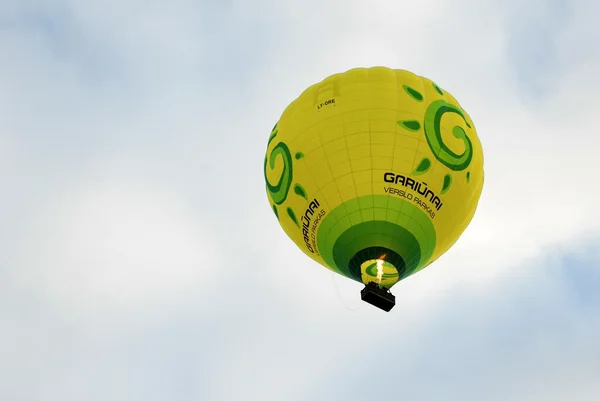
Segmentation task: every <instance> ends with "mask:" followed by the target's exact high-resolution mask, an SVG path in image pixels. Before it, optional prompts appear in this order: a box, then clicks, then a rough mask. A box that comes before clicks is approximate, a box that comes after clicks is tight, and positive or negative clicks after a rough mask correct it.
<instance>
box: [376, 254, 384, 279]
mask: <svg viewBox="0 0 600 401" xmlns="http://www.w3.org/2000/svg"><path fill="white" fill-rule="evenodd" d="M383 258H385V254H383V255H381V256H380V257H379V259H377V283H378V284H381V280H382V278H383V264H384V263H385V260H384V259H383Z"/></svg>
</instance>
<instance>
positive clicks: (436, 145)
mask: <svg viewBox="0 0 600 401" xmlns="http://www.w3.org/2000/svg"><path fill="white" fill-rule="evenodd" d="M446 113H456V114H458V115H459V116H461V117H462V119H463V121H464V122H465V124H466V125H467V127H470V125H469V123H468V122H467V119H466V117H465V115H464V113H463V111H462V110H461V109H460V108H459V107H457V106H455V105H453V104H451V103H448V102H447V101H445V100H443V99H440V100H436V101H434V102H433V103H431V104H430V105H429V107H427V110H426V111H425V124H424V126H423V129H424V131H425V138H426V139H427V143H428V144H429V148H430V149H431V151H432V152H433V154H434V156H435V158H436V159H437V160H438V161H439V162H440V163H442V164H443V165H444V166H446V167H448V168H449V169H450V170H453V171H461V170H464V169H466V168H467V167H469V164H471V160H472V159H473V144H472V143H471V140H470V139H469V137H468V136H467V134H466V132H465V130H464V129H463V128H461V127H459V126H455V127H454V128H453V129H452V134H453V135H454V136H455V137H456V138H458V139H462V140H463V142H464V144H465V151H464V152H463V153H462V154H460V155H459V154H456V153H454V152H453V151H452V150H451V149H450V148H449V147H448V146H447V145H446V144H445V143H444V141H443V139H442V132H441V122H442V117H443V115H444V114H446Z"/></svg>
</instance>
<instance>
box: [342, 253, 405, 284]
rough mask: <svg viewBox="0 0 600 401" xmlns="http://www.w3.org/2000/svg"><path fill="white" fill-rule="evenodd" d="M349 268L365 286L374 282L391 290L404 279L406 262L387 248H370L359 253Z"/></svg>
mask: <svg viewBox="0 0 600 401" xmlns="http://www.w3.org/2000/svg"><path fill="white" fill-rule="evenodd" d="M349 267H350V272H351V273H352V275H353V277H354V278H355V279H356V280H357V281H360V282H362V283H363V284H365V285H367V284H369V283H371V282H374V283H375V284H377V285H379V286H380V287H385V288H388V289H389V288H391V287H392V286H393V285H394V284H396V283H397V282H398V281H400V279H401V278H402V274H403V273H404V260H403V259H402V257H401V256H400V255H398V254H397V253H396V252H394V251H392V250H390V249H387V248H385V247H370V248H366V249H363V250H361V251H359V252H357V253H356V254H355V255H354V256H353V257H352V259H351V260H350V266H349Z"/></svg>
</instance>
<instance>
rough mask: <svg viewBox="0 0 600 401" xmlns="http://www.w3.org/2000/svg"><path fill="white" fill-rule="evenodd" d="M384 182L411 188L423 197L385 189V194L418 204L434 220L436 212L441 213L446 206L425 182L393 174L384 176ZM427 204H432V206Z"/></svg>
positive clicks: (395, 189)
mask: <svg viewBox="0 0 600 401" xmlns="http://www.w3.org/2000/svg"><path fill="white" fill-rule="evenodd" d="M383 181H385V182H388V183H390V184H399V185H402V186H403V187H406V188H410V189H411V190H413V191H415V192H416V193H417V194H419V195H420V196H421V197H419V196H417V195H416V194H414V195H413V194H412V193H410V192H406V191H404V190H402V189H398V188H393V187H385V188H384V190H385V192H387V193H389V194H394V195H397V196H400V197H402V198H405V199H407V200H409V201H412V202H414V203H416V204H418V205H419V206H420V207H421V208H422V209H423V210H425V212H427V214H428V215H429V216H430V217H431V218H432V219H433V218H434V217H435V211H436V210H438V211H439V210H440V209H441V208H442V206H444V204H443V202H442V200H441V199H440V198H439V197H438V196H437V195H436V194H435V193H434V192H433V191H432V190H431V189H429V188H428V187H427V184H426V183H424V182H420V181H416V180H414V179H412V178H410V177H406V176H403V175H401V174H395V173H391V172H388V173H385V174H383ZM427 202H429V203H431V206H430V205H429V204H428V203H427Z"/></svg>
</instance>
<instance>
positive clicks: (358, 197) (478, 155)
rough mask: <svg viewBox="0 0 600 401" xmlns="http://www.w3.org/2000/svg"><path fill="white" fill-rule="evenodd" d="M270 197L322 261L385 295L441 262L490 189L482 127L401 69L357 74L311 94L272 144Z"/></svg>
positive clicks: (288, 228) (292, 233)
mask: <svg viewBox="0 0 600 401" xmlns="http://www.w3.org/2000/svg"><path fill="white" fill-rule="evenodd" d="M264 173H265V180H266V186H267V195H268V198H269V202H270V203H271V205H272V208H273V211H274V212H275V215H276V216H277V219H278V220H279V223H280V224H281V227H282V228H283V229H284V231H285V232H286V234H287V235H288V236H289V237H290V238H291V239H292V240H293V241H294V242H295V243H296V244H297V245H298V247H300V249H302V250H303V251H304V252H305V253H306V254H307V255H308V256H310V257H311V258H313V259H314V260H315V261H317V262H319V263H320V264H322V265H324V266H326V267H327V268H329V269H331V270H332V271H334V272H337V273H339V274H341V275H343V276H345V277H348V278H350V279H353V280H356V281H359V282H362V283H364V284H365V285H368V284H369V283H373V282H374V283H377V285H378V286H380V287H383V288H385V289H389V288H391V287H392V286H393V285H394V284H396V283H397V282H398V281H400V280H402V279H404V278H406V277H408V276H410V275H412V274H414V273H416V272H418V271H419V270H421V269H423V268H424V267H425V266H427V265H429V264H430V263H432V262H433V261H435V260H436V259H437V258H439V257H440V256H441V255H442V254H444V253H445V252H446V251H447V250H448V249H449V248H450V247H451V246H452V245H453V244H454V243H455V242H456V240H457V239H458V238H459V237H460V235H461V234H462V232H463V231H464V230H465V228H466V227H467V225H468V224H469V223H470V221H471V219H472V218H473V215H474V213H475V210H476V208H477V204H478V202H479V197H480V195H481V191H482V188H483V181H484V173H483V152H482V148H481V143H480V141H479V139H478V137H477V133H476V131H475V125H474V124H473V121H471V118H470V117H469V115H468V114H467V112H466V111H465V110H464V109H463V108H462V107H461V106H460V105H459V103H458V102H457V101H456V99H455V98H454V97H453V96H452V95H451V94H450V93H448V92H447V91H445V90H444V89H442V88H440V87H439V86H438V85H436V84H435V83H434V82H432V81H431V80H429V79H427V78H424V77H420V76H417V75H415V74H413V73H411V72H408V71H405V70H394V69H390V68H386V67H373V68H356V69H352V70H349V71H346V72H344V73H340V74H334V75H332V76H330V77H328V78H326V79H324V80H323V81H321V82H319V83H317V84H314V85H312V86H310V87H309V88H308V89H306V90H305V91H304V92H303V93H302V94H301V95H300V96H299V97H298V98H297V99H296V100H294V101H293V102H292V103H291V104H290V105H289V106H288V107H287V108H286V109H285V110H284V112H283V114H282V116H281V118H280V120H279V121H278V122H277V124H276V125H275V127H274V128H273V130H272V132H271V135H270V137H269V140H268V145H267V154H266V157H265V164H264Z"/></svg>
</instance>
